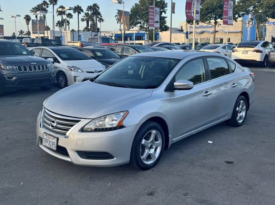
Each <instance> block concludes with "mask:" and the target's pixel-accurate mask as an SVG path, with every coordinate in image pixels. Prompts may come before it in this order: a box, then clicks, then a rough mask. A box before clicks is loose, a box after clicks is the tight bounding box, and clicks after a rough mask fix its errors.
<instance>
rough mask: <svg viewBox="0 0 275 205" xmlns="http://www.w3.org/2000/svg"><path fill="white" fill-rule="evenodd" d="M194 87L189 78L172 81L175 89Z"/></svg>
mask: <svg viewBox="0 0 275 205" xmlns="http://www.w3.org/2000/svg"><path fill="white" fill-rule="evenodd" d="M193 87H194V83H192V82H191V81H189V80H178V81H176V82H175V83H174V89H175V90H191V89H192V88H193Z"/></svg>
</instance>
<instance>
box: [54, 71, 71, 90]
mask: <svg viewBox="0 0 275 205" xmlns="http://www.w3.org/2000/svg"><path fill="white" fill-rule="evenodd" d="M56 80H57V84H58V87H60V88H65V87H66V86H67V85H68V80H67V77H66V75H65V74H64V73H59V74H58V75H57V77H56Z"/></svg>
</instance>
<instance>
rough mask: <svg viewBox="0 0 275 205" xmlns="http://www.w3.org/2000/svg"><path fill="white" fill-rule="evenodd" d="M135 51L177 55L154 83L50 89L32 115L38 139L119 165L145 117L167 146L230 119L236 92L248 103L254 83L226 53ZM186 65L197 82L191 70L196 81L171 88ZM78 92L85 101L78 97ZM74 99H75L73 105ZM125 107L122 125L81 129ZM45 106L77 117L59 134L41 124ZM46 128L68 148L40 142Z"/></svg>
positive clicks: (72, 154)
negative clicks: (195, 71)
mask: <svg viewBox="0 0 275 205" xmlns="http://www.w3.org/2000/svg"><path fill="white" fill-rule="evenodd" d="M135 56H137V57H142V58H146V57H158V58H171V59H172V58H173V59H179V60H180V61H179V63H178V64H177V65H176V66H175V68H174V69H173V70H172V71H171V72H170V74H169V75H168V76H167V78H166V79H165V80H164V81H163V82H162V84H161V85H160V86H159V87H157V88H155V89H128V88H121V87H112V86H104V85H100V84H96V83H92V82H85V83H83V84H78V85H75V86H73V87H72V88H71V90H69V89H65V90H63V91H62V92H61V93H57V94H55V95H53V96H52V97H51V98H50V99H48V100H47V101H46V102H45V103H44V110H43V111H42V112H41V113H40V114H39V116H38V119H37V144H38V145H39V146H40V147H41V148H42V149H43V150H44V151H46V152H48V153H49V154H51V155H53V156H55V157H58V158H60V159H63V160H66V161H71V162H73V163H74V164H79V165H92V166H115V165H121V164H125V163H128V162H129V161H130V156H131V150H132V146H133V142H134V139H135V136H136V134H137V132H138V130H139V129H140V128H141V127H142V125H144V124H145V123H146V122H149V121H150V122H151V121H154V122H156V123H158V124H160V125H161V127H162V129H163V130H164V133H165V148H166V149H168V148H169V147H170V145H171V144H173V143H175V142H177V141H179V140H181V139H183V138H185V137H188V136H190V135H192V134H195V133H197V132H199V131H202V130H204V129H206V128H209V127H211V126H213V125H216V124H218V123H220V122H222V121H226V120H228V119H230V118H231V116H232V113H233V108H234V105H235V102H236V100H237V99H238V97H239V96H240V95H243V96H244V97H246V98H247V102H248V103H249V105H251V104H252V103H253V101H254V98H255V97H254V83H253V78H251V76H250V71H249V69H247V68H243V67H241V66H240V65H238V64H237V63H235V62H233V61H232V60H231V59H230V58H228V57H225V56H221V55H219V54H215V53H213V54H211V53H203V52H201V53H199V52H182V51H169V52H152V53H146V54H137V55H135ZM190 63H191V64H190ZM189 64H190V65H192V66H189ZM185 66H186V67H185ZM217 66H218V67H217ZM222 66H224V68H225V67H227V68H225V69H226V70H227V71H228V72H227V73H224V72H225V70H223V71H222V70H220V69H219V68H220V67H222ZM213 67H215V69H214V70H213ZM185 68H188V69H189V68H191V69H197V68H198V69H199V70H200V71H202V72H203V77H202V76H201V77H200V79H201V83H196V82H197V77H196V76H197V75H195V76H194V78H191V79H190V80H192V79H193V80H194V83H195V85H194V87H193V89H190V90H173V89H171V86H172V84H173V82H174V81H175V79H176V78H177V76H180V74H181V71H182V70H183V71H184V69H185ZM129 69H131V68H130V67H129ZM106 72H107V71H106ZM214 77H215V78H214ZM98 91H100V93H102V94H100V95H99V96H98V98H94V97H86V93H87V92H89V93H90V96H95V95H96V93H98ZM83 97H85V101H83V100H82V101H81V100H79V99H82V98H83ZM108 99H112V100H108ZM60 101H66V102H67V104H66V107H64V106H61V104H62V103H60ZM56 102H59V103H56ZM75 104H80V105H79V106H78V107H75ZM91 105H93V106H91ZM126 110H128V112H129V115H128V116H127V117H126V118H125V120H124V122H123V124H124V128H123V129H118V130H113V131H109V132H90V133H87V132H86V133H83V132H81V129H82V128H83V126H85V125H86V124H87V123H89V121H90V120H91V119H95V118H98V117H100V116H105V115H108V114H109V113H115V112H119V111H126ZM47 111H49V112H51V113H53V114H52V115H55V114H56V115H57V117H58V116H63V117H64V116H74V117H75V118H77V119H79V120H80V122H79V123H78V124H76V125H75V126H74V127H73V128H71V129H70V130H69V131H68V132H67V133H66V134H65V135H59V134H56V133H55V132H54V131H53V130H51V129H48V128H45V127H43V122H42V119H43V115H44V113H45V112H47ZM41 123H42V126H41ZM45 132H47V133H49V134H50V135H52V136H55V137H58V139H59V142H58V143H59V145H60V146H61V147H65V148H66V149H67V150H68V154H67V155H66V156H64V155H62V154H61V153H58V152H55V151H52V150H50V149H48V148H46V147H44V146H43V145H42V141H41V140H42V137H43V133H45ZM76 150H77V151H76ZM88 150H89V151H95V152H99V151H101V152H102V151H103V152H108V153H110V154H111V155H112V156H113V157H114V158H112V159H108V160H98V159H97V160H91V159H90V160H87V159H83V158H82V157H81V155H79V153H78V152H79V151H81V152H84V151H88Z"/></svg>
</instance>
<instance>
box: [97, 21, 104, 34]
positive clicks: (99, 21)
mask: <svg viewBox="0 0 275 205" xmlns="http://www.w3.org/2000/svg"><path fill="white" fill-rule="evenodd" d="M98 22H99V23H100V31H99V32H100V35H101V23H103V22H104V19H103V18H99V19H98Z"/></svg>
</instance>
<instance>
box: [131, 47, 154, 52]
mask: <svg viewBox="0 0 275 205" xmlns="http://www.w3.org/2000/svg"><path fill="white" fill-rule="evenodd" d="M133 48H135V49H136V50H138V52H139V53H146V52H152V49H150V48H148V47H146V46H134V47H133Z"/></svg>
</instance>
